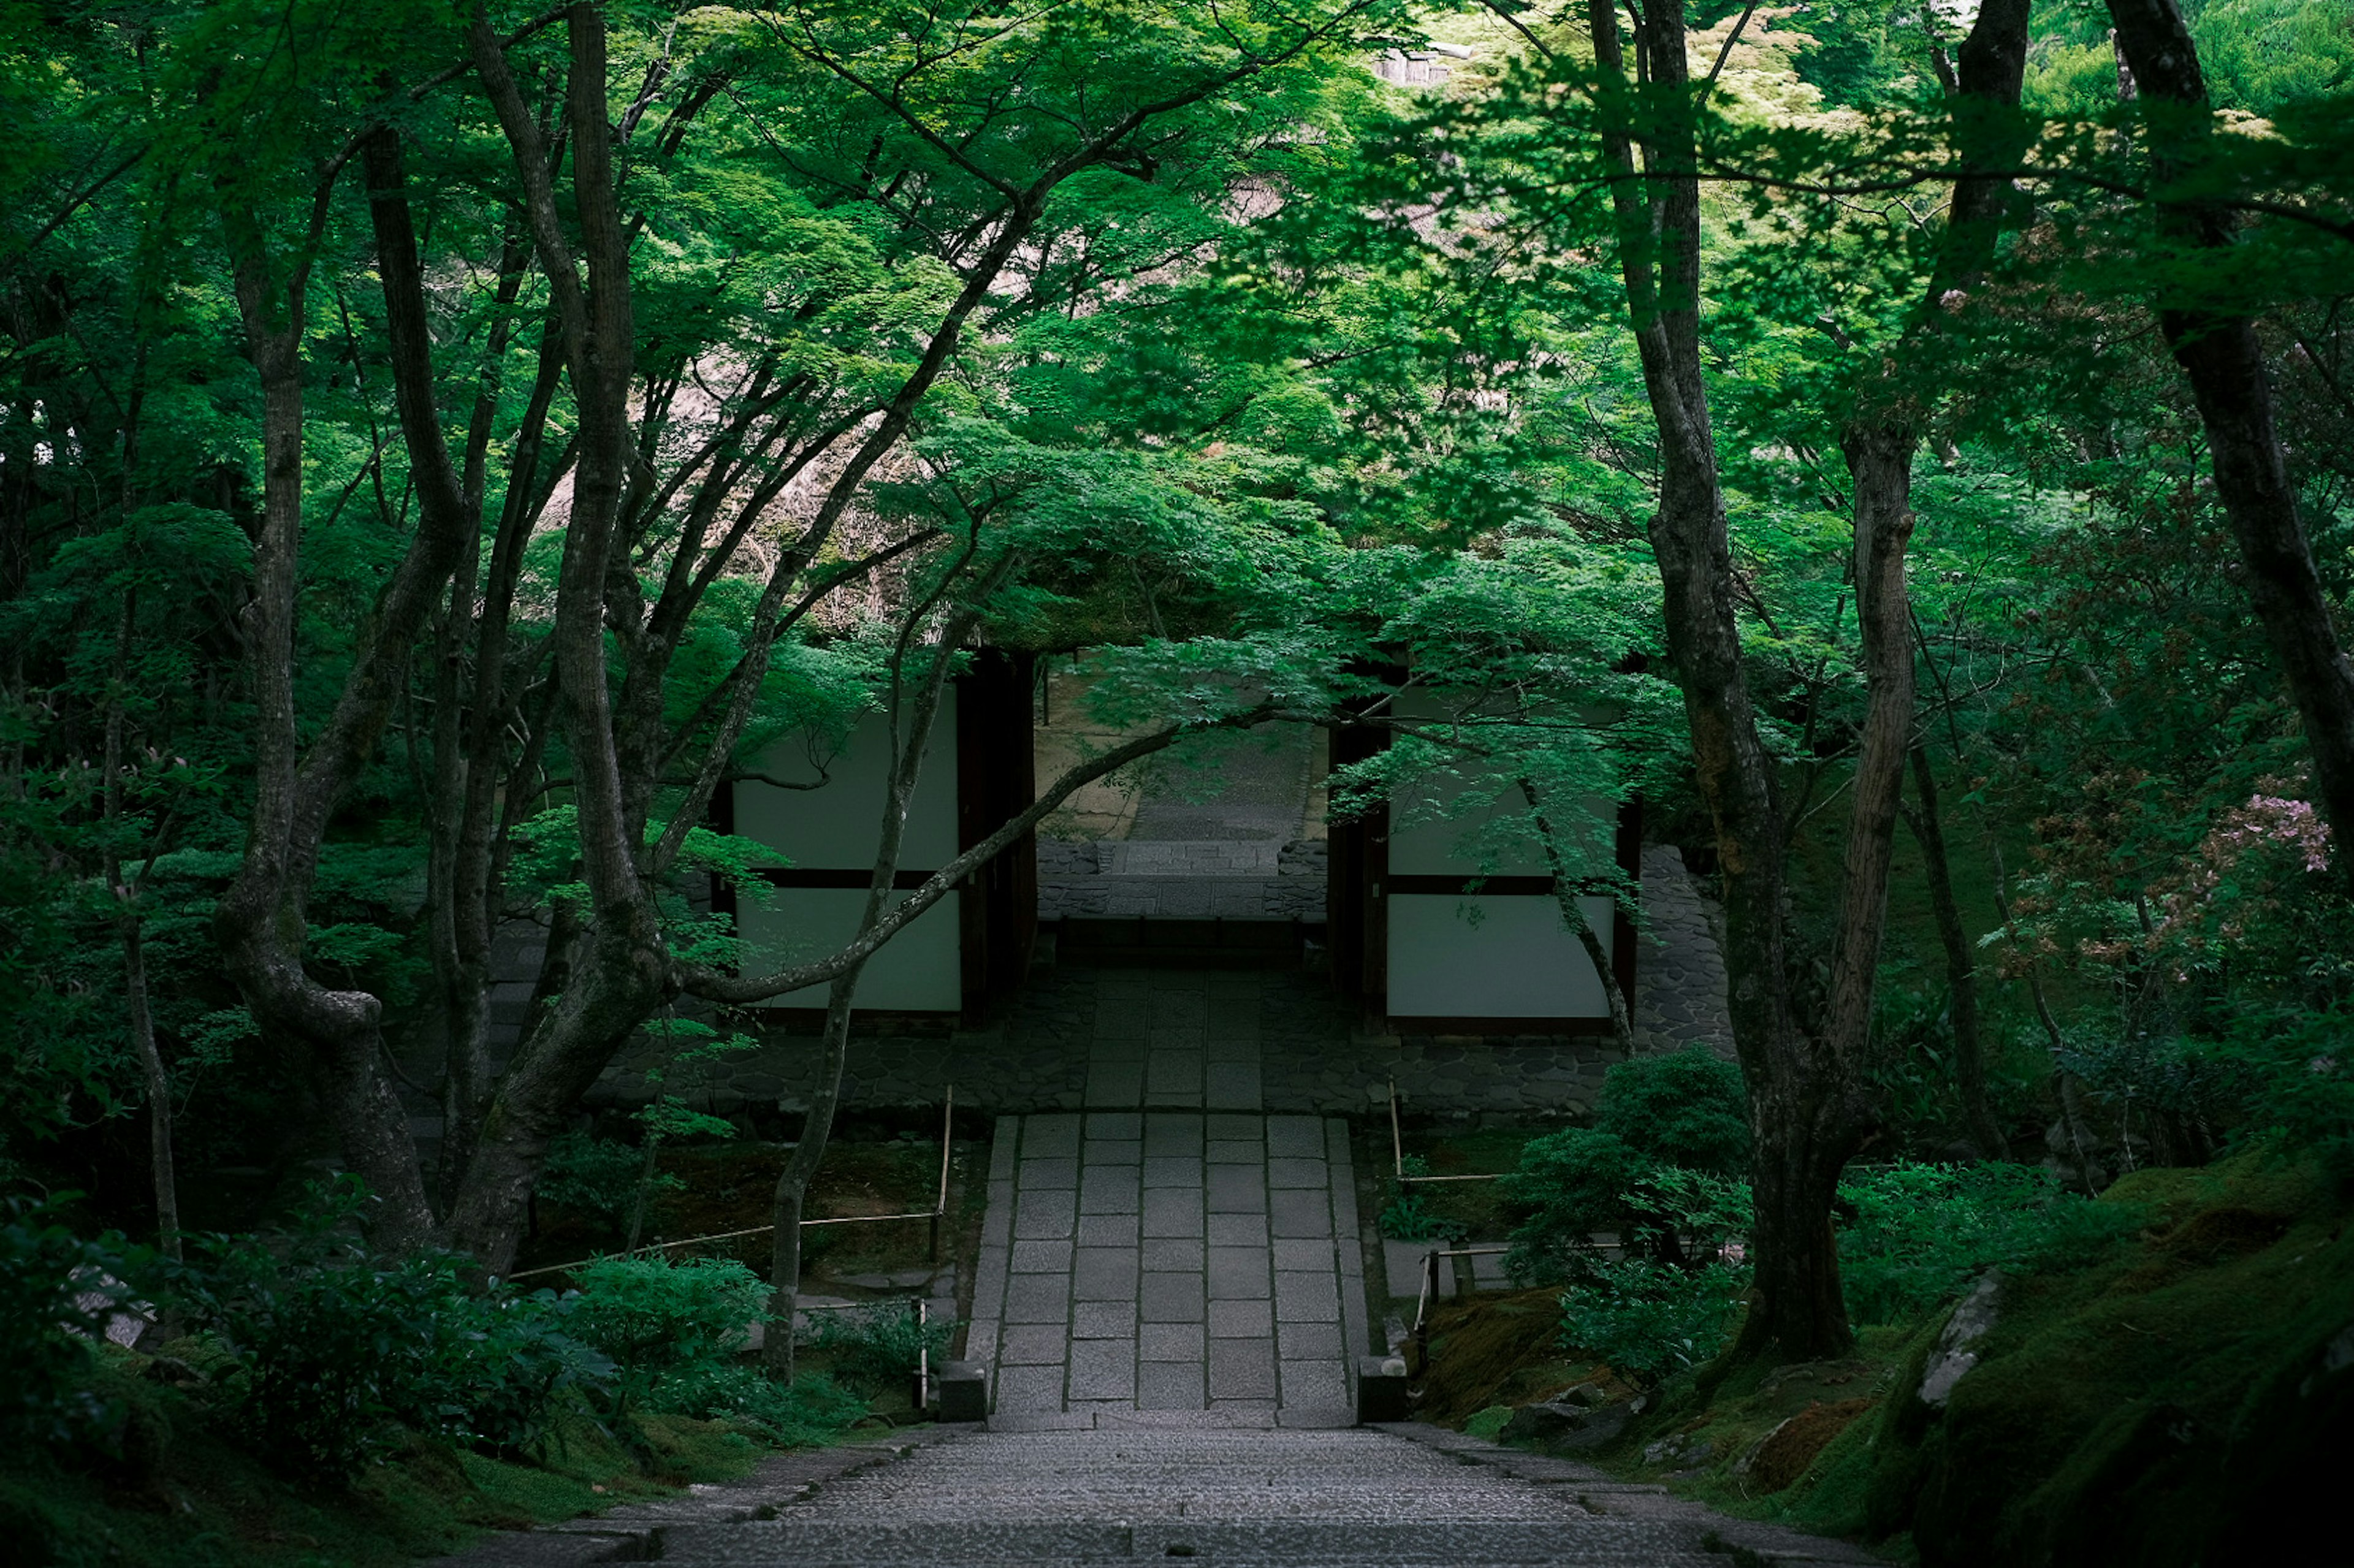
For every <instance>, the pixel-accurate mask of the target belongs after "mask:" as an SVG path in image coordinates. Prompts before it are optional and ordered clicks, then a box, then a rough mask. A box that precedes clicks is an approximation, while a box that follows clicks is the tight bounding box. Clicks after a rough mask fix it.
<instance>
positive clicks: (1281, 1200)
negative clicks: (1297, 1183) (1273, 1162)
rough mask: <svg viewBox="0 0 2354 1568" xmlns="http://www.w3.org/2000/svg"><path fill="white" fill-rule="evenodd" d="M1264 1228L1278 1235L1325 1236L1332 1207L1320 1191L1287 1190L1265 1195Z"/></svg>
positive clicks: (1329, 1224)
mask: <svg viewBox="0 0 2354 1568" xmlns="http://www.w3.org/2000/svg"><path fill="white" fill-rule="evenodd" d="M1268 1198H1269V1200H1270V1202H1269V1204H1268V1213H1267V1226H1268V1229H1269V1231H1270V1232H1271V1233H1272V1234H1275V1235H1278V1236H1329V1235H1331V1234H1332V1205H1331V1201H1330V1200H1329V1199H1328V1198H1327V1197H1326V1196H1325V1194H1323V1193H1322V1192H1296V1191H1287V1192H1272V1193H1269V1194H1268Z"/></svg>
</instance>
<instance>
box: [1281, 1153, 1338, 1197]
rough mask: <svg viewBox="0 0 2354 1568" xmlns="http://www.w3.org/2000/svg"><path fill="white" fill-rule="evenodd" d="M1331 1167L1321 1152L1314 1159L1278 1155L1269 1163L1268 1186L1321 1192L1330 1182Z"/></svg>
mask: <svg viewBox="0 0 2354 1568" xmlns="http://www.w3.org/2000/svg"><path fill="white" fill-rule="evenodd" d="M1329 1171H1330V1167H1328V1166H1327V1165H1326V1164H1325V1163H1324V1156H1323V1155H1322V1153H1321V1152H1319V1153H1318V1154H1317V1155H1316V1157H1315V1158H1314V1159H1312V1160H1311V1159H1309V1158H1307V1157H1305V1156H1302V1155H1289V1154H1288V1155H1278V1156H1277V1157H1275V1158H1274V1159H1271V1160H1268V1161H1267V1185H1268V1186H1269V1187H1312V1188H1315V1189H1317V1190H1319V1191H1321V1190H1322V1189H1323V1187H1324V1185H1325V1183H1326V1181H1327V1180H1328V1176H1329Z"/></svg>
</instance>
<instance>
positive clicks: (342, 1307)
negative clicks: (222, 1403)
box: [175, 1184, 471, 1474]
mask: <svg viewBox="0 0 2354 1568" xmlns="http://www.w3.org/2000/svg"><path fill="white" fill-rule="evenodd" d="M360 1201H361V1200H360V1195H359V1193H358V1192H357V1189H356V1185H355V1184H350V1185H345V1186H343V1187H339V1188H338V1189H336V1190H335V1191H334V1192H319V1191H318V1190H316V1189H314V1190H313V1194H312V1202H311V1203H310V1204H309V1205H308V1207H307V1208H306V1210H305V1212H304V1213H303V1214H302V1219H301V1221H300V1222H299V1224H298V1225H297V1227H296V1228H295V1229H293V1230H292V1231H290V1232H287V1233H284V1234H278V1235H247V1236H198V1237H193V1238H191V1243H190V1254H191V1256H190V1262H189V1264H188V1266H186V1267H184V1268H183V1269H181V1270H180V1271H179V1272H178V1274H177V1276H176V1281H175V1283H176V1290H175V1294H176V1296H177V1298H178V1299H179V1301H180V1302H181V1304H182V1305H183V1306H184V1307H185V1308H187V1309H188V1311H189V1313H190V1316H191V1318H192V1319H193V1320H194V1322H195V1323H196V1325H197V1326H198V1327H200V1328H201V1329H203V1330H207V1331H208V1332H209V1333H210V1334H211V1336H212V1337H213V1338H214V1339H215V1340H216V1341H217V1345H218V1347H219V1349H220V1350H221V1351H222V1352H224V1354H225V1355H226V1358H227V1368H226V1372H225V1375H223V1376H222V1377H221V1378H219V1379H218V1380H217V1383H218V1386H220V1387H221V1388H222V1389H223V1390H224V1391H225V1392H226V1393H228V1398H229V1407H228V1414H229V1415H230V1417H231V1419H232V1420H233V1421H235V1422H236V1424H237V1425H240V1426H242V1427H244V1428H245V1429H246V1431H247V1432H248V1433H249V1436H251V1437H252V1438H253V1439H254V1441H255V1443H256V1444H257V1445H258V1446H259V1447H260V1450H261V1452H262V1453H264V1454H265V1455H268V1456H270V1457H271V1458H272V1459H273V1460H277V1461H281V1462H283V1463H286V1464H289V1465H292V1466H300V1467H315V1468H318V1469H323V1470H326V1471H330V1472H333V1473H335V1474H346V1473H349V1472H350V1471H352V1470H353V1469H355V1468H356V1467H358V1465H359V1463H360V1461H361V1460H362V1459H363V1458H364V1457H366V1455H367V1454H368V1453H369V1452H370V1451H372V1450H373V1449H375V1448H376V1447H378V1446H381V1445H382V1444H383V1443H384V1442H385V1441H386V1439H387V1436H388V1433H389V1431H390V1429H391V1428H393V1427H394V1426H396V1425H409V1426H416V1427H421V1428H432V1427H435V1426H438V1425H441V1424H442V1423H443V1422H444V1421H445V1420H447V1419H450V1418H451V1417H452V1416H453V1415H461V1414H462V1412H461V1410H460V1409H459V1407H458V1401H457V1391H456V1390H455V1389H454V1388H452V1387H451V1386H450V1373H451V1369H452V1363H453V1361H454V1360H455V1358H453V1356H452V1355H451V1353H450V1347H449V1346H448V1345H447V1344H445V1338H444V1337H445V1335H447V1334H450V1333H451V1331H452V1326H453V1325H454V1324H456V1323H459V1322H462V1321H463V1320H464V1319H466V1318H468V1317H470V1316H471V1314H470V1313H469V1312H468V1311H467V1306H466V1290H465V1285H464V1282H463V1278H462V1277H461V1274H460V1272H459V1263H458V1260H456V1259H455V1258H452V1257H449V1256H446V1255H429V1256H426V1257H420V1258H413V1259H408V1260H405V1261H402V1262H398V1263H393V1264H386V1265H379V1264H377V1263H376V1262H374V1261H373V1260H371V1259H370V1258H369V1257H368V1255H367V1254H366V1250H365V1249H364V1248H363V1247H362V1246H360V1245H359V1244H358V1243H357V1242H356V1241H355V1240H353V1239H351V1238H350V1237H349V1236H348V1235H345V1234H339V1231H340V1227H341V1226H343V1225H344V1224H345V1223H346V1222H347V1220H348V1218H349V1216H350V1215H351V1213H353V1212H354V1210H355V1209H356V1207H357V1205H358V1202H360Z"/></svg>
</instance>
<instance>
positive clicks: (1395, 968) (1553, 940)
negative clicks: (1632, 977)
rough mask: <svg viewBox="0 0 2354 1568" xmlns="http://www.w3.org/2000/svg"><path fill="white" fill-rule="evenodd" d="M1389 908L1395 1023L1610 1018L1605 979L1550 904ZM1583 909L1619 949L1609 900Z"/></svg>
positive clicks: (1431, 901)
mask: <svg viewBox="0 0 2354 1568" xmlns="http://www.w3.org/2000/svg"><path fill="white" fill-rule="evenodd" d="M1393 854H1394V848H1393ZM1391 863H1392V866H1393V867H1395V865H1396V862H1395V860H1394V859H1393V860H1392V862H1391ZM1388 903H1389V971H1390V973H1389V1011H1390V1015H1391V1016H1392V1017H1394V1018H1606V1017H1607V1016H1609V1012H1610V1004H1609V1001H1608V1000H1607V999H1606V998H1605V997H1604V995H1603V992H1602V981H1601V979H1600V977H1599V976H1597V975H1596V973H1595V972H1594V965H1593V963H1592V962H1591V961H1589V960H1588V959H1587V958H1586V956H1585V948H1581V947H1580V946H1579V945H1578V942H1577V938H1575V937H1573V936H1571V935H1570V934H1569V933H1568V932H1567V931H1565V930H1564V929H1563V928H1562V924H1561V910H1560V907H1559V906H1558V905H1556V904H1555V903H1554V901H1553V899H1552V898H1550V897H1544V896H1526V895H1511V896H1499V895H1490V894H1482V895H1478V896H1475V897H1463V896H1460V895H1444V894H1418V893H1416V894H1393V895H1391V896H1390V898H1389V900H1388ZM1577 906H1578V908H1579V909H1580V910H1581V911H1583V912H1584V913H1585V918H1586V920H1587V921H1588V922H1589V923H1591V924H1592V925H1593V927H1594V929H1595V932H1596V935H1597V936H1599V937H1600V938H1602V949H1603V951H1604V952H1606V953H1607V952H1609V951H1611V948H1612V924H1613V923H1612V918H1611V916H1612V909H1611V903H1610V900H1609V899H1607V898H1581V899H1579V900H1578V901H1577ZM1475 920H1476V922H1477V923H1476V924H1474V922H1475Z"/></svg>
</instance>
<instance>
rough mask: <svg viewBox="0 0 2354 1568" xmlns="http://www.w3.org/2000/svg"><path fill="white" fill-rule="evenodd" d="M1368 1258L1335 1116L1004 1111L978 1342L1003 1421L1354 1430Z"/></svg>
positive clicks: (977, 1298)
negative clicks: (1170, 1420) (1188, 1415)
mask: <svg viewBox="0 0 2354 1568" xmlns="http://www.w3.org/2000/svg"><path fill="white" fill-rule="evenodd" d="M1126 1081H1127V1080H1125V1079H1123V1080H1122V1082H1123V1084H1125V1083H1126ZM1363 1268H1364V1264H1363V1254H1362V1252H1361V1250H1360V1245H1359V1241H1358V1234H1357V1205H1356V1193H1355V1184H1354V1179H1353V1177H1352V1173H1351V1167H1350V1162H1349V1144H1348V1131H1347V1127H1346V1124H1345V1123H1343V1122H1341V1120H1340V1119H1338V1118H1332V1119H1330V1120H1327V1119H1325V1118H1318V1117H1312V1116H1263V1115H1257V1114H1253V1113H1250V1112H1245V1111H1212V1112H1193V1111H1152V1112H1138V1111H1129V1110H1100V1111H1088V1112H1085V1113H1078V1114H1045V1115H1033V1116H1024V1117H1007V1118H1002V1119H1001V1120H1000V1121H999V1123H998V1130H997V1142H996V1147H995V1151H994V1154H993V1157H992V1160H991V1170H990V1192H989V1216H988V1220H987V1222H986V1225H985V1228H984V1231H983V1234H982V1239H981V1260H980V1268H979V1273H978V1277H977V1279H976V1282H975V1290H974V1298H973V1323H972V1328H971V1330H970V1334H969V1336H968V1339H967V1344H966V1352H965V1353H966V1356H967V1358H968V1359H970V1360H974V1361H981V1362H983V1363H985V1364H988V1365H989V1366H991V1370H992V1377H991V1384H992V1386H993V1389H994V1392H995V1395H996V1409H997V1420H998V1422H999V1424H1000V1425H1006V1424H1012V1425H1017V1426H1019V1425H1029V1426H1034V1427H1059V1426H1089V1425H1107V1426H1108V1425H1124V1424H1127V1423H1128V1422H1129V1420H1130V1418H1131V1417H1133V1416H1135V1415H1136V1414H1137V1413H1140V1412H1198V1413H1202V1414H1204V1416H1206V1417H1210V1418H1213V1419H1214V1420H1215V1421H1217V1422H1218V1423H1219V1424H1228V1425H1256V1426H1274V1425H1345V1424H1346V1423H1347V1422H1348V1421H1349V1420H1350V1419H1351V1416H1350V1409H1349V1407H1350V1403H1351V1396H1352V1391H1351V1389H1350V1386H1349V1377H1348V1369H1349V1366H1350V1361H1351V1357H1352V1355H1353V1354H1355V1353H1361V1352H1362V1351H1363V1349H1364V1348H1365V1346H1366V1323H1365V1305H1364V1300H1365V1292H1364V1279H1363Z"/></svg>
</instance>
